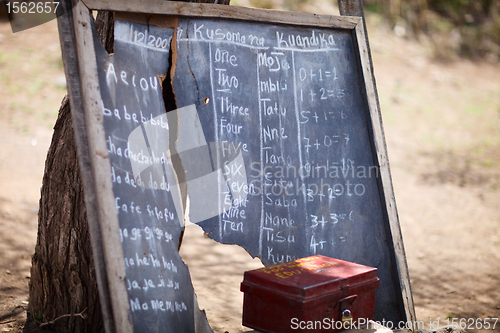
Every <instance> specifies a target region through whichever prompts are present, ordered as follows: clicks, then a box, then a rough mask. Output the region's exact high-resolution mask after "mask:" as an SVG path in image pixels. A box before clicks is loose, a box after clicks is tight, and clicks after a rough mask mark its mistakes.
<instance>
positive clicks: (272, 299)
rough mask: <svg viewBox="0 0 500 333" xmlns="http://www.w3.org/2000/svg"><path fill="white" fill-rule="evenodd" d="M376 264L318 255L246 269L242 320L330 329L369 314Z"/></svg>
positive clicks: (274, 331) (272, 332)
mask: <svg viewBox="0 0 500 333" xmlns="http://www.w3.org/2000/svg"><path fill="white" fill-rule="evenodd" d="M378 285H379V279H378V278H377V269H376V268H372V267H368V266H363V265H359V264H355V263H351V262H347V261H343V260H339V259H333V258H329V257H325V256H322V255H316V256H312V257H307V258H302V259H298V260H294V261H290V262H287V263H283V264H278V265H274V266H269V267H264V268H260V269H255V270H252V271H247V272H245V276H244V281H243V282H242V283H241V291H242V292H244V301H243V325H244V326H248V327H251V328H253V329H256V330H259V331H262V332H269V333H278V332H279V333H284V332H301V331H306V332H307V331H310V332H334V331H339V330H341V329H344V328H345V327H350V326H351V324H353V323H357V322H358V320H359V321H361V320H360V319H362V320H363V321H367V320H368V319H372V317H373V313H374V310H375V291H376V289H377V287H378Z"/></svg>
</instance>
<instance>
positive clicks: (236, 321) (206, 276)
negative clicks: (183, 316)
mask: <svg viewBox="0 0 500 333" xmlns="http://www.w3.org/2000/svg"><path fill="white" fill-rule="evenodd" d="M180 255H181V257H182V260H183V261H184V262H185V263H186V264H187V265H188V267H189V272H190V274H191V279H192V281H193V287H194V289H195V293H196V295H197V298H198V304H199V306H200V309H204V310H205V312H206V315H207V318H208V321H209V323H210V326H211V327H212V329H213V330H214V332H226V331H228V332H241V331H244V332H246V331H252V330H251V329H250V328H248V327H243V326H242V325H241V316H242V309H243V293H242V292H241V291H240V283H241V282H242V281H243V273H244V272H245V271H248V270H251V269H256V268H260V267H263V265H262V263H261V262H260V260H259V259H258V258H256V259H252V257H251V256H250V255H249V254H248V253H247V252H246V251H245V250H244V249H243V248H242V247H240V246H237V245H225V244H220V243H217V242H216V241H214V240H212V239H209V238H207V237H206V236H205V235H204V233H203V230H202V229H201V228H200V227H199V226H197V225H195V224H189V225H188V226H186V229H185V232H184V239H183V243H182V247H181V250H180Z"/></svg>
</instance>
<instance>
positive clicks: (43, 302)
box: [26, 12, 114, 333]
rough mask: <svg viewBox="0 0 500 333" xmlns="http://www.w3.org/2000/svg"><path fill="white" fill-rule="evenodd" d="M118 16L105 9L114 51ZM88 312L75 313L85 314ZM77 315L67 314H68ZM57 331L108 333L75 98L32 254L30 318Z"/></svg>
mask: <svg viewBox="0 0 500 333" xmlns="http://www.w3.org/2000/svg"><path fill="white" fill-rule="evenodd" d="M113 22H114V21H113V16H112V15H111V14H110V13H106V12H103V13H99V15H98V17H97V20H96V27H97V32H98V36H99V39H100V40H101V43H102V44H103V45H105V47H106V49H107V50H108V52H112V50H113V26H114V24H113ZM82 311H84V312H83V316H84V317H85V319H83V318H82V316H75V314H78V313H82ZM68 314H69V315H73V316H69V317H62V318H60V319H58V318H59V317H61V316H64V315H68ZM50 321H54V323H53V324H51V325H48V327H47V328H50V329H52V330H54V331H56V332H89V333H90V332H104V326H103V319H102V313H101V306H100V302H99V291H98V288H97V281H96V275H95V267H94V261H93V256H92V247H91V245H90V234H89V228H88V222H87V214H86V208H85V200H84V193H83V184H82V180H81V177H80V169H79V165H78V156H77V153H76V142H75V135H74V131H73V123H72V118H71V111H70V104H69V99H68V97H67V96H66V97H65V98H64V99H63V101H62V104H61V108H60V109H59V115H58V118H57V121H56V124H55V126H54V134H53V136H52V142H51V145H50V148H49V151H48V153H47V159H46V161H45V171H44V176H43V182H42V189H41V199H40V204H39V213H38V237H37V243H36V247H35V254H34V255H33V258H32V267H31V282H30V288H29V305H28V321H27V324H26V330H27V331H32V330H33V329H34V328H36V327H39V325H41V324H43V323H47V322H50Z"/></svg>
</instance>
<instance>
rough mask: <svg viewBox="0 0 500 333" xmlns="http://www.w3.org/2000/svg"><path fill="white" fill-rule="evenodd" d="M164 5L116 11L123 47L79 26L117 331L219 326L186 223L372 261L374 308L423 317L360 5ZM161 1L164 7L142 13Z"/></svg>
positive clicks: (257, 250) (280, 253)
mask: <svg viewBox="0 0 500 333" xmlns="http://www.w3.org/2000/svg"><path fill="white" fill-rule="evenodd" d="M87 5H88V6H89V7H90V8H97V9H111V10H116V11H124V10H123V8H121V7H120V6H121V4H120V3H111V2H103V3H101V2H99V3H97V2H96V3H93V2H91V1H88V2H87ZM154 5H155V6H154V7H148V9H144V8H143V7H142V6H143V5H142V4H137V5H136V7H137V8H135V9H134V10H133V11H132V12H136V14H130V13H127V14H119V15H117V16H116V18H117V20H116V21H115V51H114V53H113V54H112V55H108V54H107V53H106V52H105V50H104V49H103V48H102V46H101V45H100V44H99V42H98V41H97V38H96V36H95V32H93V31H92V29H91V27H92V23H91V21H89V24H88V27H87V26H86V25H83V24H82V27H80V29H82V30H83V32H81V34H83V35H85V36H86V38H87V39H85V38H83V40H84V41H86V42H89V41H90V42H91V44H92V48H91V49H89V47H88V43H81V44H82V45H81V46H80V47H81V50H82V51H81V52H83V53H85V52H87V53H88V52H90V54H91V55H93V57H94V59H95V61H94V64H93V65H92V64H91V65H90V66H87V67H85V63H84V62H83V61H82V60H80V59H79V65H80V66H81V67H84V68H90V69H89V70H88V72H87V73H85V70H84V69H83V70H82V71H81V73H80V75H81V76H82V77H83V78H84V79H82V82H83V83H82V85H83V88H82V96H83V97H82V98H83V100H84V105H83V109H84V113H85V114H86V116H85V125H86V126H88V127H90V128H92V126H94V127H95V128H94V129H93V130H92V129H87V132H88V133H89V134H88V136H89V138H88V140H89V147H90V148H89V155H90V160H91V164H92V169H93V171H92V173H93V175H94V176H93V177H94V178H96V180H94V183H95V184H97V186H95V187H96V188H95V193H96V194H95V195H96V197H97V206H98V208H97V209H98V210H99V211H103V212H102V213H100V215H99V221H98V223H99V228H100V230H101V231H102V230H105V232H104V233H106V232H108V233H109V235H110V236H109V237H110V239H105V238H104V235H103V236H102V237H103V241H102V251H103V256H104V261H105V262H106V275H107V280H108V282H106V281H105V282H102V283H108V284H109V286H110V288H109V290H110V291H109V293H110V294H111V295H110V297H111V300H112V302H111V303H113V300H114V297H115V296H114V295H113V292H116V293H118V294H120V299H121V301H120V302H118V301H115V304H114V305H113V306H112V308H113V309H112V310H110V312H112V313H113V318H114V319H113V320H114V324H113V326H114V327H116V330H117V331H134V332H155V331H161V330H162V329H163V328H164V327H169V328H171V330H172V331H175V332H193V331H207V330H209V328H208V326H207V323H206V319H205V318H204V314H203V313H202V312H200V311H199V310H198V306H197V304H196V298H195V297H194V292H193V287H192V285H191V281H190V277H189V272H188V269H187V267H186V265H185V264H184V263H183V262H182V260H181V258H180V256H179V254H178V252H177V246H178V242H179V239H180V237H181V234H182V230H183V228H184V225H185V223H188V222H189V223H196V224H198V225H200V226H201V227H202V228H203V230H204V231H205V232H206V233H207V234H208V235H209V237H210V238H212V239H214V240H216V241H218V242H221V243H225V244H237V245H240V246H242V247H244V248H245V249H246V250H247V251H248V252H249V254H250V255H252V256H254V257H256V256H257V257H259V258H260V259H261V260H262V262H263V263H264V265H273V264H277V263H281V262H285V261H290V260H294V259H298V258H301V257H305V256H309V255H314V254H322V255H327V256H331V257H335V258H339V259H343V260H348V261H353V262H357V263H360V264H365V265H369V266H373V267H377V268H378V271H379V278H380V280H381V284H380V287H379V289H378V291H377V300H376V307H375V320H383V319H384V320H386V321H387V320H390V321H393V322H399V321H402V320H407V319H412V318H414V310H413V303H412V301H411V291H410V289H409V281H408V273H407V267H406V262H405V259H404V250H403V247H402V246H403V245H402V240H401V235H400V231H399V223H398V221H397V213H396V208H395V203H394V196H393V193H392V187H391V184H390V174H389V169H388V162H387V157H386V152H385V144H384V139H383V132H382V127H381V122H380V111H379V109H378V106H377V104H376V102H375V100H374V97H375V94H376V92H375V89H374V86H373V77H372V76H371V72H370V71H369V69H368V66H367V59H368V57H367V52H368V51H367V48H366V44H365V37H364V32H363V25H362V24H363V23H362V20H361V19H359V18H351V17H321V16H318V15H306V14H300V15H299V14H296V13H291V14H290V13H289V14H284V13H273V12H270V11H259V10H250V9H244V10H241V11H235V10H234V9H225V8H219V7H218V6H211V5H199V4H197V5H191V4H182V6H185V7H181V6H179V4H174V3H169V2H162V3H156V2H155V3H154ZM190 6H191V7H190ZM75 8H76V9H75V11H76V12H78V11H80V12H79V14H77V15H80V16H79V19H80V20H81V19H82V17H83V16H84V15H85V14H82V12H84V9H83V8H82V7H81V6H77V7H75ZM151 8H155V9H154V10H152V9H151ZM125 11H128V12H130V11H131V10H130V9H129V8H127V9H126V10H125ZM151 11H156V12H153V14H155V13H156V14H158V12H160V13H161V14H167V15H163V16H159V15H156V16H151V15H148V16H141V15H140V14H137V13H140V12H151ZM221 17H223V18H221ZM86 19H87V20H88V19H89V18H88V17H87V18H86ZM78 24H81V21H79V22H78V23H77V24H75V26H76V27H77V29H76V30H77V33H76V36H77V37H76V42H77V50H78V39H79V34H78ZM80 37H82V36H80ZM84 51H85V52H84ZM86 61H87V62H88V59H87V60H86ZM81 62H83V63H81ZM92 66H93V67H92ZM92 73H95V74H92ZM85 78H87V80H89V82H90V83H89V84H88V85H87V88H85ZM170 90H171V92H172V95H171V96H170V95H169V94H168V93H167V95H165V92H166V91H167V92H168V91H170ZM164 96H167V97H166V100H165V101H164V98H165V97H164ZM169 96H170V97H169ZM172 99H173V101H172ZM86 100H87V101H88V103H87V105H85V101H86ZM166 102H167V103H169V104H172V102H174V103H175V105H176V107H177V109H176V110H173V111H171V112H168V113H166V112H165V103H166ZM89 125H90V126H89ZM94 137H95V138H94ZM92 140H95V143H94V144H95V150H93V148H92V143H91V141H92ZM93 159H95V160H96V161H97V162H94V163H92V160H93ZM96 175H97V176H96ZM97 178H98V179H99V180H98V179H97ZM101 182H102V183H106V186H107V187H106V190H100V189H99V185H100V183H101ZM104 211H105V212H104ZM89 223H90V222H89ZM110 249H112V250H110ZM108 252H109V253H108ZM117 258H118V259H119V260H121V263H119V264H117V266H116V267H115V266H114V265H115V264H114V262H115V261H116V260H117ZM108 266H113V269H114V271H113V269H111V270H110V268H108ZM110 275H111V276H110ZM113 275H116V277H117V278H114V277H113ZM117 307H118V308H119V309H117ZM117 313H118V314H117Z"/></svg>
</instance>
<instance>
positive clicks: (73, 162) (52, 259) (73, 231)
mask: <svg viewBox="0 0 500 333" xmlns="http://www.w3.org/2000/svg"><path fill="white" fill-rule="evenodd" d="M192 2H204V3H206V2H212V3H219V4H226V5H227V4H229V0H223V1H218V0H212V1H210V0H198V1H192ZM113 23H114V20H113V16H112V14H109V13H107V12H104V13H99V15H98V17H97V20H96V27H97V32H98V36H99V39H100V41H101V43H102V44H103V45H104V46H105V48H106V50H107V51H108V52H110V53H111V52H113V25H114V24H113ZM82 312H83V318H82V316H80V315H76V314H79V313H82ZM65 315H71V316H65ZM61 316H62V317H61ZM49 322H52V323H51V324H50V325H47V326H46V327H44V328H50V329H52V330H54V331H56V332H89V333H97V332H104V322H103V317H102V313H101V306H100V302H99V294H98V288H97V280H96V274H95V267H94V260H93V256H92V247H91V243H90V234H89V228H88V222H87V215H86V208H85V201H84V193H83V184H82V180H81V177H80V169H79V165H78V156H77V153H76V142H75V135H74V131H73V124H72V119H71V112H70V105H69V99H68V97H65V98H64V99H63V101H62V104H61V108H60V109H59V116H58V118H57V121H56V124H55V126H54V134H53V136H52V142H51V145H50V148H49V151H48V153H47V160H46V162H45V171H44V176H43V182H42V188H41V199H40V208H39V213H38V237H37V243H36V247H35V254H34V255H33V258H32V267H31V282H30V288H29V305H28V321H27V323H26V326H25V331H26V332H33V331H37V330H38V328H40V325H42V326H44V324H43V323H49ZM45 332H46V331H45Z"/></svg>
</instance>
